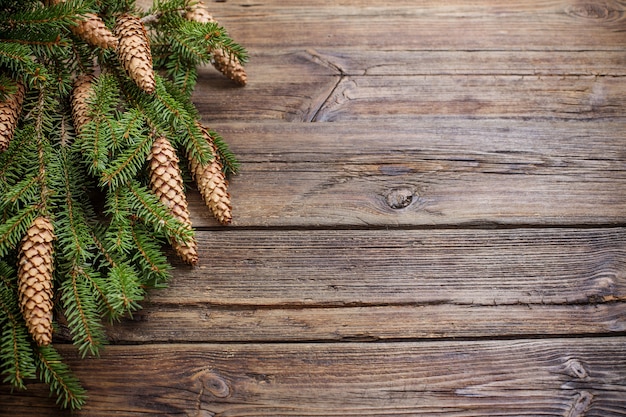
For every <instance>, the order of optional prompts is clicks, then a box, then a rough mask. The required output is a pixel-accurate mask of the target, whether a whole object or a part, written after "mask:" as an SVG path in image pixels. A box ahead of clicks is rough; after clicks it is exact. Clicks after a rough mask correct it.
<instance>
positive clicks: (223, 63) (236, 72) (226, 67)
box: [211, 49, 248, 85]
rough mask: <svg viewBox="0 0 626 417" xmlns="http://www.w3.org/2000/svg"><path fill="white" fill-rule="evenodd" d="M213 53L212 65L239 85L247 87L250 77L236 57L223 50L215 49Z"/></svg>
mask: <svg viewBox="0 0 626 417" xmlns="http://www.w3.org/2000/svg"><path fill="white" fill-rule="evenodd" d="M211 52H212V53H213V59H212V60H211V63H212V64H213V66H214V67H215V68H217V69H218V70H219V71H220V72H221V73H222V74H224V75H225V76H227V77H228V78H230V79H231V80H233V81H234V82H236V83H237V84H240V85H246V83H247V82H248V75H247V74H246V70H245V69H244V67H243V65H242V64H241V62H239V59H237V57H236V56H234V55H230V54H228V53H227V52H225V51H224V50H223V49H213V50H212V51H211Z"/></svg>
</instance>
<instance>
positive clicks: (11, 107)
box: [0, 81, 25, 152]
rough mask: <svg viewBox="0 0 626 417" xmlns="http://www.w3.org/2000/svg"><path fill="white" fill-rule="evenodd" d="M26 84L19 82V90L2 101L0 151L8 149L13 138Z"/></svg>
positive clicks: (0, 110) (0, 108)
mask: <svg viewBox="0 0 626 417" xmlns="http://www.w3.org/2000/svg"><path fill="white" fill-rule="evenodd" d="M24 93H25V88H24V84H22V83H21V82H19V81H18V82H17V90H16V91H15V92H14V93H13V94H11V95H9V96H8V97H7V98H6V99H5V100H4V101H3V102H1V103H0V152H3V151H6V150H7V148H8V147H9V144H10V143H11V139H13V134H14V133H15V128H16V127H17V122H18V120H19V117H20V113H21V112H22V102H23V101H24Z"/></svg>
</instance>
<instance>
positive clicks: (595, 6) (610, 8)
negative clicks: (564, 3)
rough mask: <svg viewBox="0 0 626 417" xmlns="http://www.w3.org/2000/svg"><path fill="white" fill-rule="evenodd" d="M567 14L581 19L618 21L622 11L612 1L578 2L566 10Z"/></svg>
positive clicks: (622, 13) (621, 16)
mask: <svg viewBox="0 0 626 417" xmlns="http://www.w3.org/2000/svg"><path fill="white" fill-rule="evenodd" d="M567 12H568V14H569V15H571V16H574V17H579V18H583V19H592V20H600V21H604V22H618V21H620V20H621V19H622V18H623V15H624V12H623V11H621V10H620V9H619V5H616V4H614V2H612V1H609V2H602V3H601V2H591V1H582V2H579V3H577V4H575V5H573V6H571V7H569V8H568V10H567Z"/></svg>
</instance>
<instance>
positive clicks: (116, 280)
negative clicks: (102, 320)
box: [107, 263, 145, 320]
mask: <svg viewBox="0 0 626 417" xmlns="http://www.w3.org/2000/svg"><path fill="white" fill-rule="evenodd" d="M107 283H108V286H109V287H108V288H109V289H108V294H109V298H110V302H111V308H112V310H111V314H110V316H109V317H110V319H111V320H113V319H117V318H119V317H121V316H122V315H124V314H129V315H130V316H131V317H132V313H133V312H134V311H137V310H139V309H140V308H141V305H140V304H139V301H141V300H143V298H144V295H145V290H144V288H143V285H142V282H141V280H140V279H139V276H138V274H137V271H136V270H135V268H133V267H132V266H130V265H128V264H126V263H120V264H117V265H115V266H114V267H112V268H111V269H110V270H109V273H108V275H107Z"/></svg>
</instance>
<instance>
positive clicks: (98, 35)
mask: <svg viewBox="0 0 626 417" xmlns="http://www.w3.org/2000/svg"><path fill="white" fill-rule="evenodd" d="M197 7H198V6H197V3H196V2H195V0H159V1H156V2H155V5H154V7H153V8H152V9H151V10H149V11H148V12H147V13H144V14H143V15H142V14H141V13H139V12H138V11H137V10H135V9H134V2H133V1H132V0H112V1H107V2H103V1H93V0H71V1H70V0H45V1H40V0H21V1H17V0H0V374H1V375H2V378H3V381H4V382H7V383H10V384H11V385H12V386H13V387H15V388H17V389H24V388H26V387H27V385H28V383H29V382H30V380H32V379H37V378H38V379H39V380H40V381H43V382H45V383H46V384H48V385H49V387H50V391H51V393H52V394H53V395H54V396H56V398H57V402H58V403H59V405H60V406H61V407H63V408H73V409H76V408H80V407H82V405H84V403H85V401H86V393H85V390H84V389H83V387H82V386H81V385H80V381H78V379H77V378H76V377H75V376H74V375H73V374H72V372H71V370H70V369H69V368H68V367H67V365H66V364H65V363H64V362H63V358H62V357H61V356H60V355H59V353H58V352H57V351H56V350H55V349H54V343H55V342H57V341H59V340H60V339H59V336H58V335H55V334H54V333H53V328H54V326H53V322H54V323H56V324H57V325H59V324H63V325H67V327H69V331H70V334H71V339H72V342H73V343H74V345H75V346H76V347H77V348H78V352H79V353H80V354H81V355H82V356H87V355H92V356H97V355H98V354H99V352H100V350H101V349H102V348H103V346H104V345H105V344H106V342H107V337H106V334H105V331H104V329H105V327H104V326H103V320H109V321H115V320H117V319H119V318H120V317H122V316H124V315H131V314H132V313H133V312H134V311H137V310H138V309H139V308H141V305H140V302H141V301H142V300H143V299H144V297H145V294H146V291H147V290H148V289H150V288H159V287H163V286H164V285H165V283H166V282H167V280H168V278H169V277H170V273H171V269H172V267H171V265H170V262H169V260H168V258H167V256H166V253H167V252H166V249H165V248H164V245H166V244H167V243H168V242H169V244H170V245H171V246H173V247H174V248H175V249H176V252H177V253H178V254H179V255H180V256H181V257H182V258H183V259H184V260H185V261H186V262H188V263H190V264H195V263H196V262H197V259H198V258H197V253H196V249H195V236H194V230H193V228H192V225H191V222H190V220H189V219H190V216H189V213H188V212H187V207H186V197H185V195H184V184H183V183H184V180H185V177H184V176H183V175H182V173H181V171H180V169H179V167H178V163H179V158H184V160H189V161H190V163H191V164H192V165H193V171H194V172H193V174H194V175H195V176H196V177H197V178H202V179H201V181H200V183H199V184H203V186H204V189H202V190H201V191H202V193H203V196H207V197H208V198H209V200H208V201H207V204H208V205H209V208H210V209H211V210H212V212H213V213H214V214H215V216H216V217H217V218H218V219H219V221H220V222H221V223H224V224H226V223H229V222H230V218H231V212H230V200H229V197H228V192H227V190H226V186H227V181H226V176H227V175H229V174H233V173H235V171H236V169H237V161H236V158H235V156H234V155H233V154H232V153H231V152H230V150H229V149H228V147H227V145H226V143H225V142H224V141H223V140H222V139H221V137H220V136H219V135H218V134H217V133H216V132H212V131H209V130H208V129H206V128H205V127H203V126H202V125H201V124H200V116H199V114H198V111H197V110H196V108H195V106H194V104H193V102H192V101H191V93H192V91H193V89H194V86H195V83H196V80H197V68H198V66H200V65H205V64H209V63H215V62H217V61H219V60H220V59H222V58H220V54H222V55H223V57H226V58H227V59H228V60H229V62H231V63H232V62H235V61H236V62H238V63H239V64H241V68H240V69H241V70H243V66H242V65H243V63H245V62H246V59H247V56H246V51H245V49H244V48H242V47H241V46H240V45H238V44H237V43H235V42H234V41H233V40H232V39H231V38H230V37H229V36H228V34H227V32H226V31H225V29H224V28H223V27H222V26H220V25H219V24H218V23H217V22H216V21H215V20H214V19H212V18H211V20H206V21H203V20H202V19H200V20H198V19H190V18H189V16H188V14H189V12H190V10H193V9H194V8H197ZM202 7H204V6H202ZM203 10H204V9H203ZM231 69H232V68H231ZM224 73H225V74H226V75H227V76H230V75H229V73H228V72H227V71H226V72H224ZM231 78H233V77H231ZM233 79H234V80H235V81H236V82H239V83H240V84H243V83H242V82H241V79H239V80H237V79H235V78H233ZM99 207H103V208H101V209H98V208H99Z"/></svg>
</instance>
